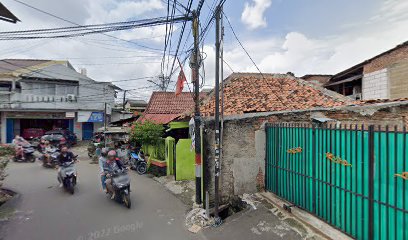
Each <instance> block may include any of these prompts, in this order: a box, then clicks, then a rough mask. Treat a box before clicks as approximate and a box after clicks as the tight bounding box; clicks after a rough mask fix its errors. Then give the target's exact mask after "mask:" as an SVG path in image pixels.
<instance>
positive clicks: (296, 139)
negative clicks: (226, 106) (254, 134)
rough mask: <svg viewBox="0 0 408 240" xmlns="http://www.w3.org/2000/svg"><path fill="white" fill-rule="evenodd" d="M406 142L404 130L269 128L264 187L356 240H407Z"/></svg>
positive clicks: (305, 126)
mask: <svg viewBox="0 0 408 240" xmlns="http://www.w3.org/2000/svg"><path fill="white" fill-rule="evenodd" d="M407 139H408V136H407V132H406V129H405V128H404V129H403V130H402V131H398V129H397V128H393V129H392V131H391V130H390V129H389V128H388V127H387V128H385V129H381V127H376V128H375V127H374V126H369V127H368V128H367V127H365V126H364V125H362V126H361V125H360V126H357V125H347V126H341V125H340V126H338V127H336V126H327V127H312V126H310V125H306V124H270V125H268V126H267V148H266V150H267V158H266V178H265V181H266V184H265V185H266V188H267V190H269V191H271V192H273V193H275V194H276V195H278V196H279V197H281V198H283V199H285V200H287V201H289V202H291V203H293V205H295V206H297V207H299V208H302V209H304V210H306V211H308V212H310V213H312V214H314V215H316V216H317V217H319V218H320V219H322V220H324V221H326V222H327V223H329V224H331V225H333V226H335V227H336V228H338V229H340V230H342V231H343V232H345V233H347V234H348V235H350V236H352V237H355V238H357V239H378V240H380V239H402V240H407V239H408V227H407V226H408V225H407V224H408V222H407V218H408V196H406V195H407V194H408V191H407V188H408V187H407V186H408V184H407V182H408V173H407V172H408V160H407V159H408V158H407V154H408V153H407V150H406V149H407V147H408V145H407ZM404 172H405V173H404Z"/></svg>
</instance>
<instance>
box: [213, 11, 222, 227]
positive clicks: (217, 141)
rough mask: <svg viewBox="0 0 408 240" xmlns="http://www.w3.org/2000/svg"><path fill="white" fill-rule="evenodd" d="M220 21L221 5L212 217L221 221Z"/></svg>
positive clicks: (217, 20) (217, 25)
mask: <svg viewBox="0 0 408 240" xmlns="http://www.w3.org/2000/svg"><path fill="white" fill-rule="evenodd" d="M220 21H221V6H217V8H216V9H215V89H214V92H215V169H214V176H215V180H214V185H215V186H214V189H215V193H214V198H215V199H214V218H215V223H216V224H217V225H218V224H219V223H221V219H220V217H219V179H220V42H221V41H220Z"/></svg>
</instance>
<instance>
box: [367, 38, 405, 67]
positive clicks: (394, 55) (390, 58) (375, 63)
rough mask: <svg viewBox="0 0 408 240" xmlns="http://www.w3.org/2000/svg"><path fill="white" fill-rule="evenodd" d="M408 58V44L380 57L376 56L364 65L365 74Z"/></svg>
mask: <svg viewBox="0 0 408 240" xmlns="http://www.w3.org/2000/svg"><path fill="white" fill-rule="evenodd" d="M407 58H408V44H406V45H405V46H402V47H399V48H397V49H395V50H393V51H391V52H389V53H386V54H384V55H382V56H380V57H378V58H375V59H373V60H372V61H371V62H370V63H367V64H366V65H365V66H364V74H367V73H371V72H375V71H378V70H381V69H383V68H386V67H388V66H390V65H391V64H393V63H395V62H398V61H400V60H402V59H407Z"/></svg>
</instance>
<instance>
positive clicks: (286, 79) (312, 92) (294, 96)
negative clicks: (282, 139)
mask: <svg viewBox="0 0 408 240" xmlns="http://www.w3.org/2000/svg"><path fill="white" fill-rule="evenodd" d="M353 102H354V101H353V100H351V99H350V98H347V97H345V96H343V95H340V94H337V93H335V92H332V91H330V90H327V89H324V88H321V87H319V86H315V85H314V84H311V83H308V82H306V81H304V80H302V79H299V78H295V77H293V76H290V75H286V74H263V75H261V74H257V73H233V74H231V75H230V76H229V77H228V78H227V79H226V80H225V82H224V114H225V115H236V114H243V113H249V112H271V111H284V110H301V109H311V108H316V107H335V106H341V105H348V104H352V103H353ZM214 108H215V100H214V96H213V93H212V94H211V96H210V97H209V99H208V100H207V101H206V102H204V104H203V105H202V107H201V112H202V114H203V116H211V115H214Z"/></svg>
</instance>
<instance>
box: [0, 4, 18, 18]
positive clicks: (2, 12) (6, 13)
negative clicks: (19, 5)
mask: <svg viewBox="0 0 408 240" xmlns="http://www.w3.org/2000/svg"><path fill="white" fill-rule="evenodd" d="M0 20H3V21H7V22H12V23H16V22H17V21H20V19H18V18H17V17H16V16H14V14H13V13H11V12H10V10H8V9H7V8H6V7H5V6H4V5H3V4H2V3H0Z"/></svg>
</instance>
